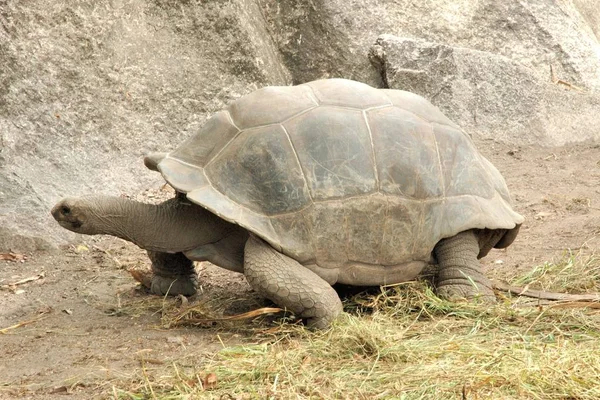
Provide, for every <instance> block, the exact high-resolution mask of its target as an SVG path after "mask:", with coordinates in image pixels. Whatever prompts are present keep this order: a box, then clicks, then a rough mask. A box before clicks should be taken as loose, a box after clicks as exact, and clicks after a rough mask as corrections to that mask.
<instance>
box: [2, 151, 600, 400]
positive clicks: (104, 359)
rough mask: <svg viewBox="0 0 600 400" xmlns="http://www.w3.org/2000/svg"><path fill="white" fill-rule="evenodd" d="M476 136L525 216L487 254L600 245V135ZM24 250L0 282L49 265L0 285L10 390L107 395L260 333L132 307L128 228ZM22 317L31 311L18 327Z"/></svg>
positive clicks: (219, 273)
mask: <svg viewBox="0 0 600 400" xmlns="http://www.w3.org/2000/svg"><path fill="white" fill-rule="evenodd" d="M477 144H478V147H479V149H480V150H481V152H482V153H483V154H484V155H486V156H487V157H488V158H489V159H490V160H491V161H492V162H493V163H494V164H495V165H496V166H497V167H498V168H499V169H500V171H501V172H502V173H503V175H504V177H505V179H506V181H507V184H508V187H509V188H510V190H511V193H512V195H513V198H514V202H515V208H516V209H517V210H518V211H519V212H520V213H522V214H523V215H524V216H525V217H526V222H525V224H524V225H523V227H522V229H521V232H520V235H519V237H518V238H517V240H516V242H515V243H514V244H513V245H512V246H511V247H509V248H508V249H506V250H495V251H493V252H492V253H490V255H489V256H488V257H486V258H485V259H484V260H483V263H484V264H485V265H486V267H487V268H488V269H489V270H490V275H493V276H495V277H511V276H513V275H516V273H517V271H523V270H528V269H531V268H533V267H534V266H535V265H539V264H542V263H543V262H545V261H551V260H553V259H556V258H559V257H561V256H563V255H564V253H565V252H566V251H569V250H570V251H574V252H577V251H584V252H587V253H594V252H595V251H597V249H599V248H600V186H599V185H598V183H599V182H600V146H598V145H578V146H569V147H561V148H541V149H540V148H534V147H510V146H507V145H505V144H501V143H495V142H493V141H479V142H478V143H477ZM156 189H157V190H158V188H156ZM26 256H27V259H26V260H17V261H0V285H7V284H8V283H11V282H17V281H19V280H22V279H24V278H28V277H32V278H34V277H38V278H39V276H40V275H42V276H43V277H42V278H39V279H35V280H32V281H30V282H27V283H23V284H20V285H17V286H14V287H4V288H3V289H2V291H0V310H1V311H0V329H4V330H3V331H2V332H3V334H0V354H2V361H3V362H2V363H0V377H1V378H0V397H2V398H12V397H15V398H16V397H19V398H30V399H50V398H64V394H65V393H71V396H69V398H71V399H79V398H81V399H90V398H94V397H98V398H103V395H102V393H104V394H106V393H110V392H111V382H113V381H121V382H122V381H123V380H127V378H128V377H130V376H133V375H136V374H139V372H140V370H141V369H143V368H148V366H149V365H151V367H152V368H153V369H155V370H158V371H160V368H161V366H168V365H170V363H171V362H172V361H175V360H176V361H177V362H178V363H189V365H195V366H196V367H197V368H198V369H202V365H203V361H204V360H209V359H210V358H211V357H213V355H214V354H215V353H216V352H217V351H218V350H219V349H221V348H222V347H223V346H229V345H233V344H239V343H241V342H248V341H252V340H255V339H253V338H251V337H247V336H246V335H245V334H243V333H239V331H237V330H236V329H230V328H227V327H222V326H219V325H217V326H212V327H209V328H206V329H202V328H176V329H164V328H162V325H161V311H160V301H161V300H160V299H156V298H155V299H154V301H156V307H154V308H153V307H147V306H145V307H136V304H141V302H144V301H147V300H148V297H149V296H147V295H146V294H144V293H142V292H141V291H139V290H137V289H136V283H135V282H134V281H133V279H132V278H131V277H130V275H129V274H128V273H127V272H126V271H125V268H126V267H130V266H142V265H148V261H147V260H146V257H145V253H144V252H143V251H141V250H139V249H137V248H136V247H135V246H132V245H130V244H128V243H125V242H123V241H121V240H118V239H114V238H85V241H84V242H80V243H74V244H73V245H71V246H69V247H66V248H62V249H60V250H59V251H53V252H43V253H42V252H40V253H34V254H27V255H26ZM199 271H200V278H201V282H202V294H200V295H199V296H200V298H204V299H214V298H219V299H221V298H222V299H224V301H227V302H228V303H229V302H231V304H232V306H231V307H233V308H234V309H235V310H236V311H240V310H244V309H252V308H256V307H258V306H262V305H264V304H265V303H264V302H262V301H260V299H257V298H256V296H255V295H254V294H253V293H252V292H251V291H250V290H249V287H248V285H247V284H246V283H245V281H244V279H243V277H242V276H241V275H238V274H234V273H230V272H228V271H225V270H221V269H219V268H216V267H214V266H211V265H209V264H202V265H200V266H199ZM240 299H243V302H241V303H239V302H237V303H236V301H238V300H240ZM24 322H25V323H26V322H30V323H28V324H24V325H20V326H16V327H14V328H11V327H13V326H15V325H17V324H19V323H24ZM7 328H11V329H7ZM104 396H105V395H104Z"/></svg>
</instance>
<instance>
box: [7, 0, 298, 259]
mask: <svg viewBox="0 0 600 400" xmlns="http://www.w3.org/2000/svg"><path fill="white" fill-rule="evenodd" d="M0 4H1V5H0V251H2V250H6V249H13V250H22V251H23V250H24V251H26V250H30V249H31V248H34V247H39V246H40V245H42V244H43V242H44V241H46V242H54V241H55V239H56V236H55V235H60V236H59V237H67V236H66V235H67V233H66V232H63V231H62V230H59V229H58V227H57V225H56V224H55V223H54V221H52V220H51V218H50V216H49V208H50V206H51V204H52V203H54V202H55V201H56V200H58V199H59V198H60V197H62V196H64V195H67V194H82V193H93V192H105V193H113V194H115V193H120V192H123V193H125V192H126V193H134V192H136V191H138V190H140V189H141V188H143V187H148V185H149V184H150V182H155V181H160V180H161V178H160V176H159V175H158V174H156V173H151V172H149V171H148V172H147V171H146V170H145V168H144V166H143V163H142V161H141V159H142V156H143V155H144V154H145V153H147V152H150V151H156V150H169V149H170V148H172V147H174V146H175V145H176V144H178V143H179V142H180V141H182V140H183V139H184V138H186V137H188V136H189V135H191V133H192V132H195V131H196V130H197V129H198V127H199V126H200V125H201V124H202V123H203V121H204V120H205V118H206V117H207V115H208V114H211V113H212V112H214V111H215V110H218V109H220V108H221V107H222V106H223V105H224V104H226V103H228V102H229V101H230V100H232V99H234V98H237V97H239V96H240V95H242V94H245V93H247V92H250V91H252V90H254V89H256V88H258V87H261V86H264V85H269V84H289V83H290V78H289V73H288V72H287V71H286V69H285V68H284V67H282V64H281V62H280V61H279V55H278V51H277V50H276V48H275V47H273V45H272V42H271V40H270V37H269V35H268V34H267V32H266V30H265V27H264V24H263V23H262V22H261V21H262V15H261V13H260V10H259V8H258V6H257V5H256V3H254V2H247V1H243V0H239V1H211V2H202V3H196V2H177V3H173V2H169V1H166V0H165V1H153V2H147V1H143V0H131V1H115V2H108V3H107V2H96V1H93V0H89V1H83V2H75V3H74V2H70V1H55V0H32V1H27V2H24V1H19V0H9V1H8V2H2V3H0ZM31 237H37V238H38V239H31ZM28 238H29V239H28Z"/></svg>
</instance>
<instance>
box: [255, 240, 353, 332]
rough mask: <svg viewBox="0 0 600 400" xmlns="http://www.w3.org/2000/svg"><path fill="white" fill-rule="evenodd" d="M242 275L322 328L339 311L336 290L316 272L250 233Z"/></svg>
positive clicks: (295, 312) (312, 324) (313, 325)
mask: <svg viewBox="0 0 600 400" xmlns="http://www.w3.org/2000/svg"><path fill="white" fill-rule="evenodd" d="M244 255H245V256H244V275H245V276H246V279H247V280H248V283H250V286H252V288H253V289H254V290H255V291H257V292H258V293H259V294H261V295H262V296H264V297H266V298H267V299H269V300H271V301H273V302H274V303H275V304H277V305H278V306H280V307H284V308H286V309H288V310H291V311H292V312H293V313H294V314H296V315H297V316H299V317H300V318H306V319H307V325H308V326H309V327H310V328H316V329H325V328H327V327H328V326H329V325H330V324H331V322H332V321H333V320H334V319H335V318H336V317H337V316H338V315H339V313H340V312H341V311H342V302H341V300H340V298H339V297H338V295H337V293H336V292H335V290H334V289H333V288H332V287H331V285H329V284H328V283H327V282H325V281H324V280H323V279H322V278H321V277H319V276H318V275H317V274H315V273H314V272H312V271H311V270H309V269H308V268H306V267H304V266H303V265H302V264H300V263H298V262H297V261H296V260H293V259H291V258H289V257H287V256H285V255H284V254H281V253H280V252H278V251H276V250H275V249H273V248H272V247H271V246H269V245H268V244H267V243H265V242H264V241H262V240H261V239H258V238H256V237H254V236H253V235H251V236H250V238H249V239H248V241H247V242H246V247H245V251H244Z"/></svg>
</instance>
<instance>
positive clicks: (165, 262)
mask: <svg viewBox="0 0 600 400" xmlns="http://www.w3.org/2000/svg"><path fill="white" fill-rule="evenodd" d="M148 257H150V261H152V272H153V273H154V276H153V277H152V286H151V287H150V291H151V292H152V293H153V294H157V295H159V296H164V295H169V296H177V295H180V294H182V295H184V296H192V295H194V294H196V291H197V290H198V274H197V273H196V269H195V268H194V263H193V261H192V260H190V259H189V258H187V257H186V256H184V255H183V253H161V252H157V251H148Z"/></svg>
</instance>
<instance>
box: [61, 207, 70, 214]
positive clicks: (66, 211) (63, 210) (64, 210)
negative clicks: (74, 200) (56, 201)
mask: <svg viewBox="0 0 600 400" xmlns="http://www.w3.org/2000/svg"><path fill="white" fill-rule="evenodd" d="M60 212H61V213H62V214H63V215H70V214H71V209H70V208H69V207H67V206H63V207H62V208H61V209H60Z"/></svg>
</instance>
